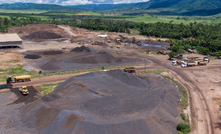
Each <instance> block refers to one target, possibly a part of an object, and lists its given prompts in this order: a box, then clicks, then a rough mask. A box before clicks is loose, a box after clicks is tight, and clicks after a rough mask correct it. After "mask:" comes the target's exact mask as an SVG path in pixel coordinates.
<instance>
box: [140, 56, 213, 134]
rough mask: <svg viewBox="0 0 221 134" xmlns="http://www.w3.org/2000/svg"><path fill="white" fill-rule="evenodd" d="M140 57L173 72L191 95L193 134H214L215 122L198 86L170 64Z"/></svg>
mask: <svg viewBox="0 0 221 134" xmlns="http://www.w3.org/2000/svg"><path fill="white" fill-rule="evenodd" d="M138 57H140V58H143V59H147V60H150V61H152V62H154V63H156V64H158V65H160V66H163V67H165V68H167V69H169V70H171V71H172V72H173V73H174V75H175V76H176V77H177V79H179V80H180V82H181V83H182V84H183V85H185V87H186V89H187V90H188V93H189V99H190V107H191V114H192V117H193V119H194V120H193V121H194V128H195V129H194V131H193V132H192V133H196V134H199V133H200V134H203V133H205V134H214V129H213V128H214V127H213V120H212V117H211V114H210V110H209V106H208V103H207V101H206V98H205V96H204V94H203V93H202V92H201V90H200V89H199V87H198V86H196V85H195V83H194V82H193V81H192V80H191V79H190V78H189V77H188V76H187V75H186V74H185V73H184V72H182V71H181V70H178V69H177V68H173V67H171V66H169V65H168V64H166V63H164V62H162V61H160V60H158V59H156V58H154V57H151V56H148V57H147V56H141V55H139V56H138Z"/></svg>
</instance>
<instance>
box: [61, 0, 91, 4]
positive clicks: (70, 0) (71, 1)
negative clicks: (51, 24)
mask: <svg viewBox="0 0 221 134" xmlns="http://www.w3.org/2000/svg"><path fill="white" fill-rule="evenodd" d="M60 4H61V5H85V4H93V1H88V0H67V1H62V2H61V3H60Z"/></svg>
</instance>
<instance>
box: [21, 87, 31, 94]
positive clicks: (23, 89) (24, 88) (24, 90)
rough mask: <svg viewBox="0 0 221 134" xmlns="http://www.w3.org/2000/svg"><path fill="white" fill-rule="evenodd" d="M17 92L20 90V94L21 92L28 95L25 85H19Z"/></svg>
mask: <svg viewBox="0 0 221 134" xmlns="http://www.w3.org/2000/svg"><path fill="white" fill-rule="evenodd" d="M19 92H21V94H23V95H28V94H29V91H28V88H27V87H26V86H22V87H20V88H19Z"/></svg>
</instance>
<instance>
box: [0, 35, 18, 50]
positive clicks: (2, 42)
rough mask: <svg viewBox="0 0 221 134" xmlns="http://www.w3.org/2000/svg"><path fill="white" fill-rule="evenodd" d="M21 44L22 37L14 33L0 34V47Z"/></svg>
mask: <svg viewBox="0 0 221 134" xmlns="http://www.w3.org/2000/svg"><path fill="white" fill-rule="evenodd" d="M21 44H22V39H21V38H20V37H19V36H18V35H17V34H16V33H13V34H0V47H3V46H18V45H21Z"/></svg>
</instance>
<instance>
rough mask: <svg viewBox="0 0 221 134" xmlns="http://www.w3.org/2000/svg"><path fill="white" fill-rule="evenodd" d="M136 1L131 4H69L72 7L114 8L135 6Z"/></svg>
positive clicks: (90, 8)
mask: <svg viewBox="0 0 221 134" xmlns="http://www.w3.org/2000/svg"><path fill="white" fill-rule="evenodd" d="M134 6H135V3H129V4H88V5H75V6H69V7H72V8H78V9H84V10H112V9H117V8H122V7H134Z"/></svg>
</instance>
